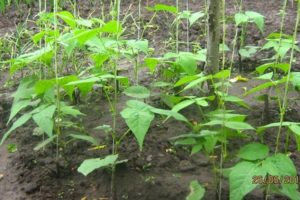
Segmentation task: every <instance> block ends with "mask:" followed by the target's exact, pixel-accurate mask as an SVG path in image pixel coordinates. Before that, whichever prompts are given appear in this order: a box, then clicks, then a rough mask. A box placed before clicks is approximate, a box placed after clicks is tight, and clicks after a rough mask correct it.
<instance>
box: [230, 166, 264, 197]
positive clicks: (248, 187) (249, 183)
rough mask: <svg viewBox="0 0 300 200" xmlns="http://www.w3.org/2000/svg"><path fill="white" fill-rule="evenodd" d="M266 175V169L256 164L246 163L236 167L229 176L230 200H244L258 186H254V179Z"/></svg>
mask: <svg viewBox="0 0 300 200" xmlns="http://www.w3.org/2000/svg"><path fill="white" fill-rule="evenodd" d="M266 174H267V172H266V171H265V169H264V168H263V167H261V166H260V165H259V164H256V163H252V162H246V161H244V162H240V163H238V164H237V165H235V166H234V167H233V168H232V170H231V172H230V174H229V184H230V200H242V199H243V198H244V197H245V196H246V194H248V193H249V192H251V191H252V190H254V189H255V188H256V187H257V186H258V184H253V177H254V176H262V177H265V176H266Z"/></svg>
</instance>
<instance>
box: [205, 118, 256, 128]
mask: <svg viewBox="0 0 300 200" xmlns="http://www.w3.org/2000/svg"><path fill="white" fill-rule="evenodd" d="M203 125H205V126H214V125H224V126H225V127H227V128H230V129H234V130H254V128H253V127H252V126H251V125H250V124H248V123H245V122H238V121H222V120H211V121H210V122H208V123H205V124H203Z"/></svg>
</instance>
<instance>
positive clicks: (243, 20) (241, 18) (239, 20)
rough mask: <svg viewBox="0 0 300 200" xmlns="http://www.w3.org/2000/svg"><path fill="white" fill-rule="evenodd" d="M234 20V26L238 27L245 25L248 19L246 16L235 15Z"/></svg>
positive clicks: (242, 14)
mask: <svg viewBox="0 0 300 200" xmlns="http://www.w3.org/2000/svg"><path fill="white" fill-rule="evenodd" d="M234 19H235V24H236V26H238V25H240V24H244V23H247V22H248V20H249V17H248V16H247V15H245V14H244V13H236V14H235V16H234Z"/></svg>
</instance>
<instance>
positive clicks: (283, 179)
mask: <svg viewBox="0 0 300 200" xmlns="http://www.w3.org/2000/svg"><path fill="white" fill-rule="evenodd" d="M298 183H299V177H298V176H272V175H268V176H253V177H252V184H260V185H267V184H298Z"/></svg>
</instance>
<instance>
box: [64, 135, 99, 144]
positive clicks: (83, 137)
mask: <svg viewBox="0 0 300 200" xmlns="http://www.w3.org/2000/svg"><path fill="white" fill-rule="evenodd" d="M69 136H70V137H72V138H74V139H77V140H83V141H86V142H89V143H91V144H93V145H94V146H99V142H98V141H97V140H96V139H95V138H93V137H92V136H89V135H80V134H70V135H69Z"/></svg>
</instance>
